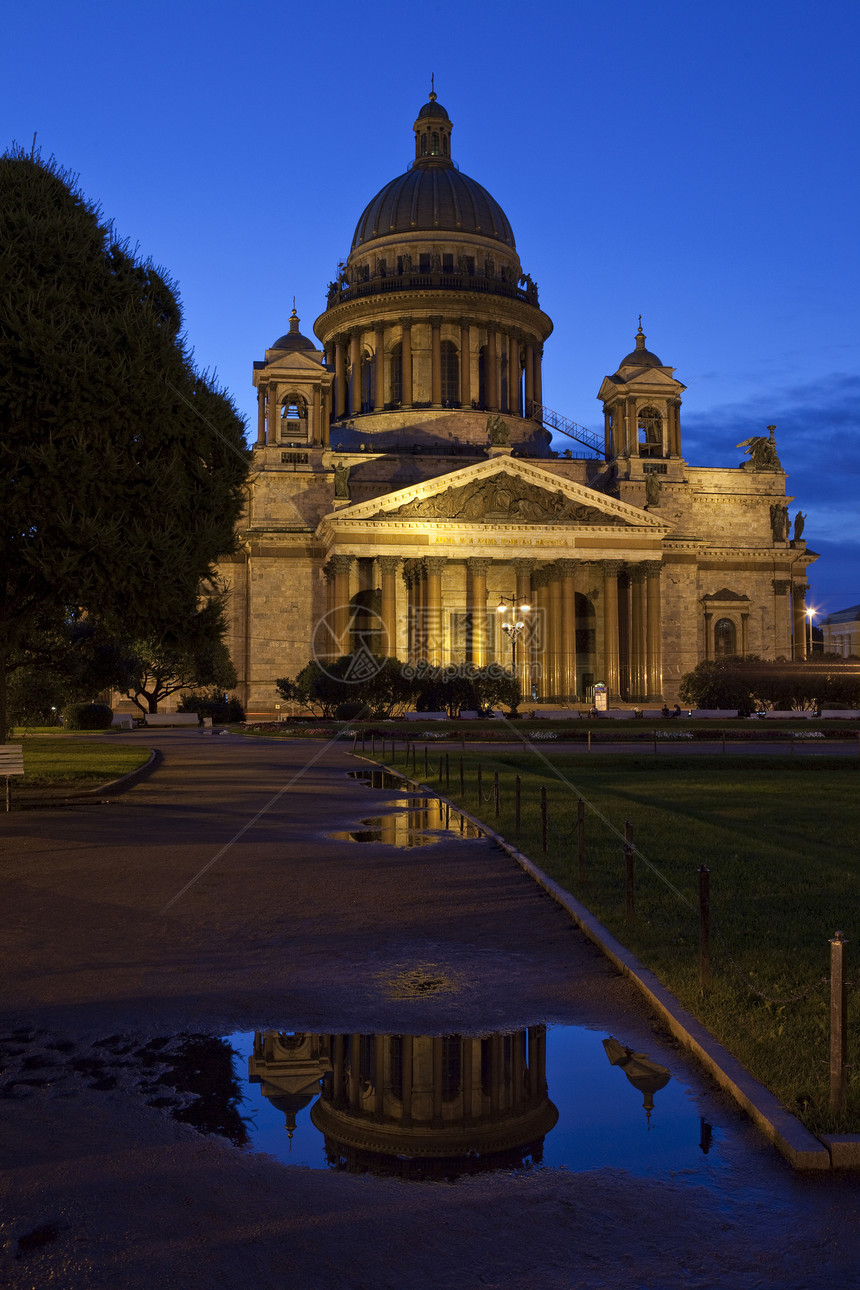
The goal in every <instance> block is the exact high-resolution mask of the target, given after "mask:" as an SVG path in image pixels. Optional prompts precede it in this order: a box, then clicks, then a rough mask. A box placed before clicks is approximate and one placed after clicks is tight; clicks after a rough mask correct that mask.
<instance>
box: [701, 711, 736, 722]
mask: <svg viewBox="0 0 860 1290" xmlns="http://www.w3.org/2000/svg"><path fill="white" fill-rule="evenodd" d="M737 715H738V710H737V708H694V709H693V716H694V717H696V718H697V719H698V718H700V717H704V718H706V719H707V720H709V721H710V720H713V721H730V720H731V719H732V718H733V717H736V716H737Z"/></svg>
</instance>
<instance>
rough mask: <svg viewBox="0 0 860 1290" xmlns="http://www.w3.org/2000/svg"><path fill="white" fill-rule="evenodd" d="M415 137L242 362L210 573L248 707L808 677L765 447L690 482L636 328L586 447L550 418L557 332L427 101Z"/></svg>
mask: <svg viewBox="0 0 860 1290" xmlns="http://www.w3.org/2000/svg"><path fill="white" fill-rule="evenodd" d="M412 128H413V133H414V147H415V160H414V161H413V163H412V165H411V166H410V168H409V169H408V170H407V171H406V173H405V174H402V175H399V176H398V177H397V178H395V179H392V180H391V182H390V183H388V184H386V186H385V187H384V188H383V189H382V190H381V191H380V192H379V193H377V194H376V196H375V197H374V198H373V199H372V200H371V201H370V202H369V204H368V205H367V206H366V207H365V209H364V210H363V211H362V213H361V214H360V216H359V218H358V222H357V224H356V226H355V232H354V235H353V239H352V245H351V247H350V249H349V253H348V255H347V256H346V259H345V260H343V261H342V262H341V263H340V264H339V265H338V270H337V274H336V278H335V280H334V281H333V282H331V283H329V286H328V295H327V301H326V308H325V311H324V312H323V313H322V314H321V315H320V317H319V318H317V320H316V322H315V323H314V327H313V331H314V334H315V337H316V340H311V339H310V338H309V337H307V336H305V335H303V334H302V332H301V330H300V319H299V318H298V316H297V314H296V311H295V308H294V309H293V312H292V315H291V317H290V319H289V330H288V331H287V332H286V333H285V334H284V335H283V336H281V337H279V338H278V339H277V340H275V341H274V343H273V344H272V345H271V347H270V348H269V349H267V350H266V351H265V357H264V358H263V359H262V360H261V361H259V362H255V363H254V370H253V381H254V386H255V388H256V390H257V399H258V422H257V442H256V447H255V449H254V454H253V465H252V472H251V478H250V481H249V487H248V503H247V509H246V513H245V515H244V518H243V520H242V523H241V531H240V541H239V546H238V550H237V552H236V553H235V554H234V555H233V556H231V557H229V558H228V559H225V560H224V561H223V562H222V564H221V566H220V576H221V579H222V581H223V583H224V585H225V587H226V588H227V591H228V604H229V607H230V627H229V632H228V636H227V644H228V646H229V648H230V652H231V655H232V658H233V661H234V663H235V665H236V670H237V673H238V676H239V687H238V693H239V696H240V698H241V699H242V701H243V702H244V704H245V706H246V708H247V710H248V711H249V712H253V713H267V712H271V711H272V710H273V709H274V706H275V703H276V701H277V699H278V694H277V691H276V689H275V681H276V679H277V678H279V677H284V676H293V677H294V676H295V675H296V674H297V673H298V672H299V671H300V670H301V669H302V668H303V667H304V665H305V664H306V663H307V662H308V660H309V659H311V658H316V659H317V660H319V661H320V662H322V663H325V661H326V660H332V659H335V658H338V657H340V656H341V655H344V654H354V655H356V657H357V658H358V659H360V658H365V659H369V658H370V656H371V655H393V656H396V657H397V658H399V659H400V660H402V661H403V662H408V663H410V664H412V665H413V666H415V667H416V668H420V667H421V666H422V665H432V666H453V667H456V666H459V665H462V664H466V663H472V664H475V665H477V666H487V665H489V664H492V663H497V664H499V665H502V666H504V667H513V669H514V670H515V672H516V673H517V675H518V676H519V679H520V681H521V684H522V687H523V692H524V694H525V695H526V696H529V695H531V696H532V700H533V701H535V702H538V701H539V702H548V703H551V704H553V705H554V706H556V707H559V706H576V705H579V704H589V705H590V704H591V702H592V701H593V699H594V697H595V695H596V694H600V695H601V696H602V697H603V698H604V701H605V702H608V704H609V705H611V706H618V705H623V704H642V703H649V704H652V705H653V704H654V703H660V702H662V701H664V700H665V701H667V702H673V701H674V700H675V698H676V697H677V693H678V686H679V683H680V680H681V677H682V676H683V675H684V673H685V672H688V671H690V670H691V669H692V668H693V667H695V665H696V664H697V663H698V662H699V661H700V660H702V659H710V658H716V657H719V656H721V655H730V654H747V653H752V654H758V655H759V656H761V657H762V658H767V659H775V658H781V657H782V658H803V657H805V654H806V633H805V603H804V598H805V594H806V590H807V587H806V574H807V568H808V566H809V564H810V563H811V562H812V561H813V560H814V559H815V558H816V557H815V554H814V553H813V552H811V551H807V548H806V544H805V542H804V541H803V538H802V524H803V517H802V516H798V517H797V519H796V521H795V526H794V534H793V535H792V534H791V525H790V519H789V513H788V503H789V502H790V501H792V500H793V499H792V498H790V497H787V496H786V492H785V478H786V477H785V473H784V471H783V469H782V465H781V463H780V460H779V457H778V455H777V447H776V441H775V437H774V429H775V427H772V426H769V427H767V429H766V430H764V429H763V432H762V433H761V434H760V435H757V436H755V437H753V438H751V439H748V440H746V441H744V443H742V444H739V445H738V448H739V456H740V455H741V452H740V450H743V453H744V457H745V459H744V460H743V461H741V462H739V464H738V466H737V467H736V468H734V469H722V468H713V467H707V466H691V465H688V463H687V462H686V461H685V459H684V456H683V436H682V427H681V405H682V398H681V396H682V394H683V392H684V389H685V387H684V385H683V384H682V383H681V382H680V381H679V380H678V379H677V378H676V376H675V370H674V368H672V367H670V366H667V365H666V364H664V363H663V362H662V361H661V359H660V358H658V357H657V355H656V354H655V353H654V352H653V350H651V349H649V348H648V347H647V346H646V336H645V334H644V332H643V330H642V326H641V319H640V326H639V330H638V331H637V332H636V334H635V337H634V338H633V348H632V349H631V350H630V352H629V353H627V354H625V355H624V357H623V358H622V359H621V360H620V362H618V363H617V364H615V365H614V368H613V371H612V373H611V374H610V375H607V376H604V377H603V380H602V382H601V383H600V386H599V390H598V392H597V397H598V398H599V399H600V401H601V402H602V404H603V411H604V433H603V436H602V438H598V437H597V436H595V435H594V434H593V433H591V432H590V431H588V430H586V429H585V428H583V427H581V426H579V425H577V424H576V423H574V422H571V421H569V420H567V419H566V418H564V417H563V416H560V415H558V414H557V413H555V412H552V411H551V410H549V409H548V408H547V407H546V406H545V405H544V403H543V389H542V380H541V361H542V355H543V349H544V345H545V344H546V343H547V342H548V341H549V338H550V335H551V333H552V321H551V319H550V318H549V317H548V316H547V314H545V313H544V312H543V311H542V310H541V307H540V301H539V294H538V287H537V284H536V283H535V282H534V281H533V280H532V278H531V277H530V275H529V274H528V272H526V271H525V270H524V269H523V266H522V264H521V262H520V258H519V254H518V252H517V245H516V241H515V239H514V233H513V230H512V228H511V225H510V223H509V221H508V219H507V217H506V216H505V213H504V211H503V210H502V208H501V206H500V205H499V204H498V202H497V201H496V200H495V199H494V198H493V197H492V196H491V195H490V194H489V193H488V192H487V190H486V189H485V188H483V187H482V186H481V185H480V184H478V183H476V182H475V180H473V179H470V178H469V177H468V176H467V175H464V174H463V172H462V171H461V170H459V169H458V168H457V167H456V165H455V163H454V160H453V148H452V131H453V126H452V122H451V119H450V118H449V116H448V113H447V112H446V111H445V109H444V108H443V107H442V105H441V104H440V103H439V102H438V100H437V98H436V95H435V94H431V95H430V98H429V101H428V102H427V103H425V104H424V106H423V107H422V108H421V110H420V111H419V113H418V116H417V119H416V120H415V123H414V125H413V127H412ZM631 330H632V328H631ZM628 344H629V341H628ZM619 348H621V346H619ZM608 365H609V364H608ZM595 384H597V381H595ZM729 433H730V431H729ZM565 445H567V446H566V447H565ZM357 679H358V677H357Z"/></svg>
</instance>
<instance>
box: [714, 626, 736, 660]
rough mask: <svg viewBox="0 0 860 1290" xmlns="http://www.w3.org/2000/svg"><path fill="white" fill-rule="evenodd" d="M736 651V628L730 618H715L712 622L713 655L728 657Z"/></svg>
mask: <svg viewBox="0 0 860 1290" xmlns="http://www.w3.org/2000/svg"><path fill="white" fill-rule="evenodd" d="M737 652H738V649H737V629H736V628H735V625H734V623H733V622H732V620H731V618H719V619H717V621H716V623H715V624H714V657H715V658H728V657H730V656H731V655H733V654H736V653H737Z"/></svg>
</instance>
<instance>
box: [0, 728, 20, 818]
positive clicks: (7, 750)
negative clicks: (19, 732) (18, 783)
mask: <svg viewBox="0 0 860 1290" xmlns="http://www.w3.org/2000/svg"><path fill="white" fill-rule="evenodd" d="M23 774H24V747H23V745H22V744H0V775H5V777H6V810H7V811H11V809H12V793H11V785H10V783H9V780H10V778H11V777H12V776H13V775H23Z"/></svg>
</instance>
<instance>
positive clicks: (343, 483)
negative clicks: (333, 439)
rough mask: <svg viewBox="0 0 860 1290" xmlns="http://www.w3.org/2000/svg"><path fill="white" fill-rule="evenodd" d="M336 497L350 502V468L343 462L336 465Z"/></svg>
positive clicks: (337, 462)
mask: <svg viewBox="0 0 860 1290" xmlns="http://www.w3.org/2000/svg"><path fill="white" fill-rule="evenodd" d="M334 495H335V497H336V498H338V500H340V499H344V500H346V501H349V466H347V465H346V463H345V462H342V461H336V462H335V463H334Z"/></svg>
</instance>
